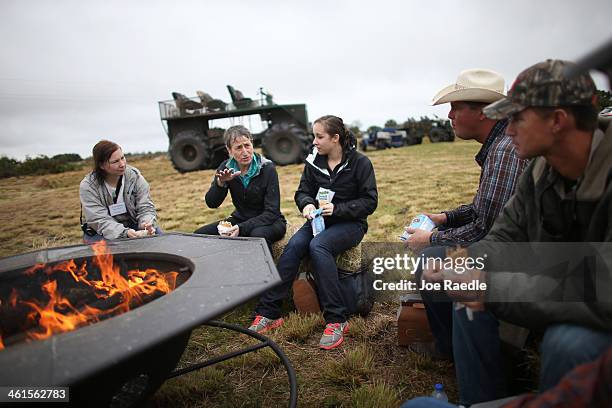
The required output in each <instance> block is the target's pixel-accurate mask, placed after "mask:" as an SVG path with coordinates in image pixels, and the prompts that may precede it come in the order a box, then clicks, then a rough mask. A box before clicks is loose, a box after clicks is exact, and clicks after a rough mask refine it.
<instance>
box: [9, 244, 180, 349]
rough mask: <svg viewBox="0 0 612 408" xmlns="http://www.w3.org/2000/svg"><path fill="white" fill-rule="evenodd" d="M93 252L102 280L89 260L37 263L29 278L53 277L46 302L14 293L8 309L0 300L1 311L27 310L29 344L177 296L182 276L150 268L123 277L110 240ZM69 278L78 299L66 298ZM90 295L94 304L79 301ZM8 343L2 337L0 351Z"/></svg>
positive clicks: (25, 324) (47, 283)
mask: <svg viewBox="0 0 612 408" xmlns="http://www.w3.org/2000/svg"><path fill="white" fill-rule="evenodd" d="M93 250H94V253H95V256H94V257H93V258H92V264H93V265H94V266H96V267H97V269H98V270H99V272H100V279H99V280H95V279H93V278H88V270H87V261H84V262H83V263H82V264H81V265H77V263H76V262H75V261H74V259H71V260H69V261H65V262H61V263H58V264H55V265H46V264H36V265H34V266H32V267H31V268H29V269H27V270H26V271H25V274H26V275H28V276H33V275H35V274H44V275H46V276H47V278H46V280H45V282H44V283H42V284H41V289H42V290H41V292H42V296H40V297H41V298H43V299H23V298H22V296H20V294H19V292H18V291H17V290H16V289H15V288H13V290H12V292H11V295H10V296H9V299H8V302H6V304H4V305H3V304H2V303H1V300H0V307H3V308H7V307H8V308H9V309H17V308H27V313H26V316H27V319H26V322H23V324H20V325H21V326H22V327H24V328H26V330H25V331H24V336H25V338H24V340H25V341H31V340H39V339H45V338H47V337H50V336H52V335H54V334H58V333H63V332H68V331H71V330H75V329H77V328H79V327H81V326H85V325H88V324H92V323H95V322H98V321H100V320H104V319H106V318H108V317H112V316H114V315H117V314H120V313H124V312H127V311H129V310H130V309H131V308H133V307H135V306H139V305H141V304H143V303H144V302H145V301H146V300H148V299H150V298H151V297H157V296H159V295H162V294H166V293H168V292H170V291H172V290H173V289H174V288H175V286H176V277H177V275H178V272H161V271H158V270H157V269H152V268H147V269H145V270H138V269H134V270H129V271H127V273H124V274H122V273H121V272H120V267H119V265H117V264H115V263H114V262H113V256H112V255H111V254H109V253H107V251H106V243H105V242H104V241H101V242H99V243H96V244H94V245H93ZM60 275H63V276H60ZM124 275H127V277H124ZM66 277H68V280H69V281H74V285H72V287H73V289H72V290H74V288H77V289H76V290H77V291H78V292H77V296H75V295H74V293H73V294H71V295H70V294H66V293H63V292H64V291H63V290H62V288H58V280H59V279H62V278H63V279H66ZM84 290H85V292H83V291H84ZM84 293H85V294H86V296H85V297H89V298H91V301H89V302H88V303H90V304H84V303H83V301H82V299H81V301H80V302H79V299H78V298H79V297H81V298H82V297H83V296H81V295H82V294H84ZM92 293H93V295H92ZM71 300H72V301H71ZM75 303H76V304H75ZM91 303H93V305H91ZM5 335H6V334H5ZM5 343H6V337H5V338H4V339H3V336H2V332H0V350H2V349H4V347H5Z"/></svg>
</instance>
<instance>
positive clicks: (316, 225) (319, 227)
mask: <svg viewBox="0 0 612 408" xmlns="http://www.w3.org/2000/svg"><path fill="white" fill-rule="evenodd" d="M322 213H323V210H321V209H320V208H319V209H316V210H314V211H311V212H310V216H311V217H312V220H310V226H311V227H312V235H313V236H315V237H316V236H317V234H320V233H321V232H323V231H324V230H325V221H324V220H323V215H322Z"/></svg>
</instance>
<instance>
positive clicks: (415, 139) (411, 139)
mask: <svg viewBox="0 0 612 408" xmlns="http://www.w3.org/2000/svg"><path fill="white" fill-rule="evenodd" d="M422 142H423V136H422V135H421V136H419V135H416V134H408V137H407V138H406V146H412V145H417V144H421V143H422Z"/></svg>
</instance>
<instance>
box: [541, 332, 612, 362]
mask: <svg viewBox="0 0 612 408" xmlns="http://www.w3.org/2000/svg"><path fill="white" fill-rule="evenodd" d="M610 344H612V335H610V334H607V333H602V332H598V331H596V330H592V329H589V328H587V327H583V326H577V325H571V324H558V325H554V326H550V327H549V328H547V329H546V333H545V334H544V338H543V339H542V345H541V350H542V354H543V355H544V356H549V358H553V359H554V358H559V357H561V356H562V357H563V358H564V359H566V360H568V361H572V362H576V363H582V362H586V361H590V360H592V359H594V358H597V356H598V355H599V354H600V353H601V352H602V351H603V349H605V348H606V347H607V346H609V345H610Z"/></svg>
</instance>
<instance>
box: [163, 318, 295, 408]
mask: <svg viewBox="0 0 612 408" xmlns="http://www.w3.org/2000/svg"><path fill="white" fill-rule="evenodd" d="M204 324H205V325H206V326H212V327H220V328H222V329H228V330H233V331H237V332H240V333H242V334H246V335H247V336H251V337H253V338H256V339H257V340H259V341H261V343H259V344H254V345H252V346H249V347H245V348H243V349H242V350H237V351H233V352H231V353H227V354H223V355H220V356H217V357H215V358H211V359H210V360H206V361H203V362H201V363H195V364H192V365H190V366H189V367H185V368H181V369H180V370H175V371H173V372H172V373H171V374H170V375H169V376H168V379H170V378H174V377H178V376H181V375H183V374H187V373H190V372H192V371H195V370H199V369H200V368H205V367H209V366H211V365H213V364H217V363H220V362H222V361H225V360H229V359H230V358H234V357H238V356H241V355H243V354H247V353H252V352H253V351H257V350H259V349H262V348H264V347H270V348H271V349H272V351H274V353H276V355H277V356H278V358H280V360H281V362H282V363H283V365H284V366H285V369H286V370H287V375H288V377H289V408H294V407H296V406H297V380H296V377H295V370H294V369H293V366H292V365H291V362H290V361H289V359H288V358H287V356H286V355H285V353H284V352H283V351H282V350H281V348H280V347H279V346H278V345H277V344H276V343H275V342H273V341H272V340H270V339H269V338H268V337H266V336H264V335H263V334H259V333H255V332H252V331H250V330H248V329H245V328H244V327H241V326H238V325H235V324H231V323H225V322H219V321H216V320H212V321H210V322H207V323H204Z"/></svg>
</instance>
